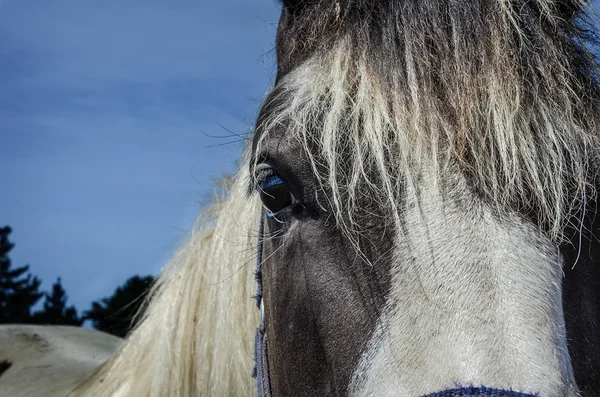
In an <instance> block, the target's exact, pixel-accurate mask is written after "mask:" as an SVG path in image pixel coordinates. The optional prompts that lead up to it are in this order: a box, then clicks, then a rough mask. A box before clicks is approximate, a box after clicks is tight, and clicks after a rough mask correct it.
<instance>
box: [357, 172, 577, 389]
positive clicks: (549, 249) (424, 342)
mask: <svg viewBox="0 0 600 397" xmlns="http://www.w3.org/2000/svg"><path fill="white" fill-rule="evenodd" d="M432 180H433V179H432V178H431V177H430V176H424V178H423V180H422V181H421V182H422V185H421V188H420V193H419V198H420V199H419V200H417V199H416V195H415V194H414V192H408V194H407V202H406V207H405V211H404V214H403V215H404V218H405V230H404V232H403V233H399V234H398V240H397V242H396V255H395V258H397V259H396V263H394V265H393V266H392V268H393V276H392V277H393V279H392V287H391V292H390V295H389V298H388V302H389V303H388V304H387V310H386V311H384V312H383V313H384V314H383V315H382V317H381V319H380V323H379V325H378V329H377V331H376V332H375V334H374V336H373V338H372V340H371V342H370V347H369V348H368V351H367V352H366V353H365V354H364V357H363V358H362V361H361V363H360V364H359V367H358V369H357V372H356V373H355V376H354V379H353V382H352V384H351V386H350V390H351V393H350V395H351V396H355V397H367V396H373V397H374V396H377V397H385V396H390V397H391V396H394V397H404V396H406V397H415V396H422V395H425V394H428V393H433V392H437V391H441V390H444V389H449V388H450V389H451V388H455V387H456V386H457V385H463V386H469V385H473V386H481V385H484V386H487V387H493V388H499V389H512V390H515V391H522V392H529V393H539V395H540V396H541V397H550V396H552V397H562V396H576V395H577V387H576V385H575V381H574V378H573V373H572V368H571V364H570V359H569V354H568V351H567V347H566V335H565V325H564V319H563V313H562V300H561V277H562V270H561V265H562V258H561V257H560V254H559V252H558V249H556V248H555V247H554V246H553V244H551V243H550V240H549V239H548V238H546V237H543V236H541V235H540V233H539V232H538V231H537V230H536V229H535V227H533V226H532V225H530V224H528V223H525V222H524V221H522V220H520V219H519V218H517V217H509V218H507V219H502V220H500V219H498V218H496V217H494V216H493V215H492V214H491V212H490V211H489V209H488V208H486V207H485V206H483V205H482V204H481V202H480V201H479V200H477V199H475V198H474V197H472V196H471V194H470V193H469V192H468V191H467V188H466V185H465V184H464V182H458V183H451V182H450V183H448V186H452V188H451V189H447V190H446V193H445V194H443V193H442V191H441V189H440V188H439V187H438V186H436V185H435V183H433V182H432Z"/></svg>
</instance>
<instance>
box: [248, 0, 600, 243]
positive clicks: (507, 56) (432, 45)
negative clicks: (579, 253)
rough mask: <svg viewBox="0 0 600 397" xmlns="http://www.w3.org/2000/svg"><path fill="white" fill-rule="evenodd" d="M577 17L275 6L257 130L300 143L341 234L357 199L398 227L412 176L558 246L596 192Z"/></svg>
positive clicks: (369, 0) (471, 8)
mask: <svg viewBox="0 0 600 397" xmlns="http://www.w3.org/2000/svg"><path fill="white" fill-rule="evenodd" d="M592 13H593V11H592V9H591V7H590V6H589V5H588V4H585V3H584V2H583V1H580V0H563V1H556V0H517V1H512V0H511V1H508V0H497V1H490V0H484V1H476V2H472V1H462V0H446V1H438V0H420V1H387V0H360V1H358V0H336V1H318V0H302V1H297V0H287V1H284V12H283V15H282V18H281V21H280V28H279V33H278V39H277V40H278V46H277V54H278V61H279V65H280V73H279V76H278V84H277V87H276V88H275V90H274V91H273V93H272V94H271V96H270V98H269V99H268V101H267V105H266V107H265V109H267V111H265V112H263V115H262V117H261V118H260V119H259V124H258V127H257V130H258V131H260V132H261V134H262V138H261V139H264V138H265V137H267V136H268V134H269V133H270V132H271V131H274V130H281V128H282V127H281V126H282V125H283V126H284V127H283V129H284V130H285V136H286V137H289V139H296V140H298V141H299V142H301V145H302V146H303V149H304V152H305V154H306V156H307V158H308V160H309V161H310V162H311V163H312V166H313V171H314V173H315V174H316V175H317V177H318V179H319V182H320V185H321V187H322V188H323V190H325V191H327V192H328V194H327V195H326V196H327V197H328V199H329V200H330V203H328V205H327V206H326V207H327V208H333V212H334V214H335V215H336V219H337V221H338V226H339V227H341V228H342V230H344V231H346V232H348V234H349V235H352V234H353V232H358V233H360V227H361V226H360V225H361V224H362V222H361V221H360V219H358V216H359V215H358V214H359V213H360V208H361V203H364V202H378V203H381V205H382V206H383V207H384V208H388V209H389V211H386V212H385V213H389V214H390V216H394V217H395V220H396V222H400V219H401V213H402V208H400V207H398V206H399V205H401V204H399V203H402V202H403V199H402V198H403V195H404V194H406V192H407V190H408V191H414V192H416V194H418V189H417V187H418V185H419V178H420V173H422V172H423V171H424V170H427V172H428V173H433V174H435V176H436V177H435V180H436V181H437V182H438V183H439V182H440V181H443V180H444V178H446V177H447V176H448V175H449V173H448V172H450V175H462V176H463V177H464V178H466V180H467V181H468V182H469V183H468V185H469V187H470V188H472V189H473V190H474V193H475V194H477V195H478V197H481V198H482V199H483V200H484V201H485V202H486V203H487V204H488V205H489V206H490V207H491V208H492V209H494V210H495V212H496V213H497V214H498V215H499V216H503V215H506V214H508V213H514V212H515V211H517V212H518V213H520V214H522V215H523V216H527V217H529V218H530V219H532V220H534V221H535V222H536V223H537V225H538V226H539V229H540V230H541V231H543V232H544V233H546V235H548V236H549V237H550V238H552V239H553V240H555V241H557V242H559V241H561V240H562V238H563V230H565V226H567V225H569V224H572V223H576V222H574V218H573V216H574V215H575V214H577V213H578V211H579V210H580V209H581V208H582V206H583V205H584V204H585V202H586V201H587V199H588V197H590V196H593V195H594V194H595V191H594V188H593V186H594V183H595V182H596V180H595V179H596V174H597V170H598V157H599V152H600V145H599V137H600V134H599V130H598V127H599V126H600V124H599V118H600V89H599V87H598V78H597V77H598V73H597V71H598V69H597V65H596V60H595V59H594V57H593V55H592V53H591V51H590V49H589V46H590V45H592V44H593V43H594V42H595V30H594V29H595V28H594V27H593V24H592V17H591V15H592ZM286 139H287V138H286ZM259 145H260V142H259ZM575 221H576V220H575Z"/></svg>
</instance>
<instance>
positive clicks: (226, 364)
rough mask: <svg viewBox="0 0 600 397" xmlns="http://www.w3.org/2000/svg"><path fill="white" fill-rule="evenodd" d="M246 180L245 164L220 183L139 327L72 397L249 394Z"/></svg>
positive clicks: (251, 306)
mask: <svg viewBox="0 0 600 397" xmlns="http://www.w3.org/2000/svg"><path fill="white" fill-rule="evenodd" d="M247 181H248V167H247V166H246V167H242V169H241V171H240V172H239V174H238V175H237V176H236V177H235V178H234V179H233V180H231V178H228V179H227V178H226V179H225V180H222V181H221V186H220V188H219V189H218V191H219V192H225V194H221V195H219V194H218V193H217V194H215V200H214V203H213V204H212V205H210V206H208V207H207V208H205V209H204V210H203V211H202V213H201V214H200V216H199V217H198V219H197V221H196V224H195V226H194V229H193V230H192V232H191V233H190V235H189V238H188V239H187V241H186V242H185V243H184V244H183V245H182V246H181V248H180V249H179V250H178V252H177V253H176V254H175V255H174V257H173V258H172V259H171V261H170V263H169V265H168V266H167V267H166V269H165V270H164V271H163V272H162V274H161V275H160V277H159V279H158V281H157V283H156V284H155V285H154V287H153V289H152V291H151V293H150V297H149V300H150V301H149V302H150V303H149V306H148V309H147V310H146V312H145V313H144V314H142V315H141V316H142V317H141V321H140V323H139V325H138V326H137V327H136V328H135V329H134V330H133V331H132V332H131V334H130V335H129V336H128V337H127V339H126V340H125V341H124V343H123V345H122V347H121V348H120V349H119V351H118V352H117V353H116V354H115V355H114V356H113V357H112V358H111V359H109V360H108V361H107V362H106V363H105V364H104V365H102V366H101V367H100V368H99V369H98V370H97V371H96V372H95V373H94V374H93V375H92V376H91V377H90V378H89V379H87V380H86V381H85V382H84V383H83V384H82V385H80V386H79V387H78V388H77V389H76V390H75V391H73V392H72V393H71V394H70V397H76V396H82V397H83V396H85V397H107V396H133V395H135V396H140V397H164V396H212V395H230V396H238V395H239V396H241V395H252V393H253V392H254V387H253V380H252V378H251V374H252V368H253V360H252V352H253V341H254V332H255V329H256V326H257V324H258V316H257V314H258V310H257V309H256V303H255V302H254V301H253V300H252V299H251V297H252V296H253V295H254V294H255V292H256V284H255V282H254V278H253V277H252V274H253V271H254V266H255V263H254V261H255V258H256V252H255V251H256V245H257V241H258V225H259V218H258V217H259V210H260V204H259V202H258V201H257V199H256V198H248V196H247V185H248V182H247Z"/></svg>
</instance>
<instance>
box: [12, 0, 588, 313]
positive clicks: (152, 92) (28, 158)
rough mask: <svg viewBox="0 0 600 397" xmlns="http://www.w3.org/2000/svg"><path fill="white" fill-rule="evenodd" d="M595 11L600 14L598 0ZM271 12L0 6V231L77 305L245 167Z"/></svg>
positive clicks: (114, 3) (33, 2) (268, 52)
mask: <svg viewBox="0 0 600 397" xmlns="http://www.w3.org/2000/svg"><path fill="white" fill-rule="evenodd" d="M596 3H597V2H596ZM278 13H279V7H278V6H277V4H276V2H275V0H240V1H233V0H214V1H210V0H0V92H2V95H1V96H0V138H1V139H0V186H1V191H0V226H2V225H5V224H7V225H10V226H12V227H13V233H12V235H11V239H12V241H13V242H15V243H16V248H15V249H14V250H13V251H12V255H11V258H12V260H13V263H14V264H15V265H17V266H20V265H23V264H30V265H31V270H32V272H33V273H34V274H36V275H38V276H39V277H41V278H42V280H43V288H44V289H45V290H49V288H50V286H51V284H52V282H54V280H55V279H56V278H57V277H62V281H63V285H64V286H65V289H66V290H67V292H68V294H69V296H70V302H72V303H74V304H75V305H76V306H77V308H78V309H80V310H85V309H87V308H89V306H90V303H91V301H93V300H96V299H100V298H102V297H104V296H107V295H110V294H111V293H112V292H113V290H114V289H115V288H116V287H117V286H118V285H120V284H122V283H123V282H124V281H125V280H126V279H127V278H128V277H130V276H132V275H134V274H142V275H145V274H156V273H157V272H158V271H159V270H160V268H161V267H162V266H163V265H164V264H165V263H166V262H167V260H168V259H169V257H170V256H171V254H172V252H173V251H174V250H175V248H176V247H177V246H178V244H179V242H180V241H181V239H182V238H183V237H184V236H185V233H186V232H187V231H189V230H190V228H191V227H192V225H193V222H194V219H195V217H196V215H197V214H198V212H199V211H200V209H201V208H202V205H203V204H204V203H206V201H207V200H208V199H209V197H210V194H211V191H212V182H213V181H214V180H215V179H217V178H218V177H219V176H220V175H222V174H224V173H232V172H234V170H235V161H236V160H237V158H238V157H239V154H240V149H241V144H240V143H233V144H229V145H224V146H218V145H220V144H222V143H224V142H229V141H231V139H218V138H210V137H208V136H207V135H215V136H224V135H227V134H228V132H227V131H226V130H224V129H223V127H221V125H222V126H224V127H225V128H227V129H229V130H232V131H234V132H236V133H241V134H243V133H246V132H248V131H249V129H250V127H251V125H252V122H253V120H254V117H255V114H256V111H257V109H258V106H259V104H260V100H261V98H262V97H263V94H264V93H265V92H266V91H267V89H268V87H269V85H270V83H271V81H272V78H273V77H274V73H275V67H274V56H273V53H272V49H273V43H274V38H275V30H276V23H277V18H278Z"/></svg>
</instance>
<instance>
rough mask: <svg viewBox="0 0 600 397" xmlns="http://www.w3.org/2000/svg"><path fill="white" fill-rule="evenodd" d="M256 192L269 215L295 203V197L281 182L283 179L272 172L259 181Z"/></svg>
mask: <svg viewBox="0 0 600 397" xmlns="http://www.w3.org/2000/svg"><path fill="white" fill-rule="evenodd" d="M258 192H259V195H260V199H261V201H262V203H263V206H264V207H265V209H266V210H267V211H268V214H269V215H274V214H277V213H278V212H280V211H282V210H284V209H286V208H288V207H290V206H292V205H294V204H296V198H295V197H294V196H293V195H292V193H291V192H290V190H289V189H288V187H287V186H286V184H285V183H284V182H283V179H281V177H279V175H277V174H275V173H274V172H273V173H272V174H271V175H268V176H266V177H265V178H264V179H262V180H261V181H260V182H259V184H258Z"/></svg>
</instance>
